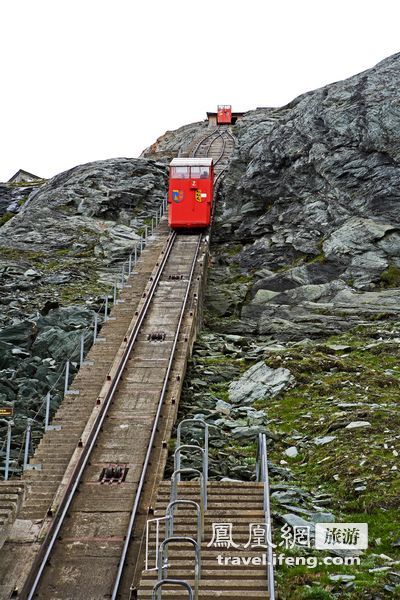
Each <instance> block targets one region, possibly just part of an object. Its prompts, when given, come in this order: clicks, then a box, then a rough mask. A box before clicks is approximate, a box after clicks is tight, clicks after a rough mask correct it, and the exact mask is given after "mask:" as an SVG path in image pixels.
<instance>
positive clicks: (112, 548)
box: [14, 128, 234, 600]
mask: <svg viewBox="0 0 400 600" xmlns="http://www.w3.org/2000/svg"><path fill="white" fill-rule="evenodd" d="M233 147H234V138H233V136H232V134H231V133H230V132H229V131H228V129H227V128H221V129H220V130H219V129H217V130H216V131H213V132H211V134H207V135H206V136H204V137H203V138H202V139H201V140H200V141H199V143H198V144H197V146H196V148H195V150H194V151H193V153H192V156H194V157H201V156H207V157H212V158H213V159H214V164H215V174H216V177H215V180H216V182H219V180H220V178H221V175H222V173H223V171H224V169H225V168H226V165H227V163H228V161H229V155H230V154H231V152H232V150H233ZM207 243H208V236H204V235H203V233H201V234H186V235H177V234H176V233H175V232H172V233H170V235H169V236H168V238H167V240H166V243H165V245H164V247H163V248H162V250H161V252H160V254H159V256H158V257H157V259H156V261H155V264H156V266H155V268H154V270H153V272H152V274H151V277H150V281H149V284H148V286H147V287H146V290H145V292H144V294H143V298H142V300H141V302H140V303H139V306H138V307H137V309H136V313H135V315H134V318H133V319H132V322H131V324H130V326H129V328H128V331H127V332H126V334H125V336H124V337H123V341H122V344H121V346H120V348H119V350H118V352H117V354H116V355H115V359H114V362H113V364H112V367H111V369H110V370H109V373H108V374H107V378H106V380H105V381H104V384H103V386H102V389H101V392H100V394H99V396H98V399H97V402H96V406H95V407H94V408H93V411H92V412H91V413H90V416H89V418H88V421H87V424H86V427H85V429H84V431H83V432H82V434H81V436H80V440H81V441H80V443H79V449H77V450H76V451H75V452H74V454H73V456H72V458H71V461H70V463H69V465H68V468H67V470H66V472H65V474H64V476H63V478H62V485H61V486H60V488H59V489H58V491H57V495H56V496H55V497H56V499H57V502H54V501H53V503H52V504H51V507H52V510H53V508H54V507H55V511H54V513H53V512H52V510H48V512H47V515H48V517H49V518H50V521H49V520H47V523H46V529H45V530H44V531H45V536H44V539H42V541H41V544H40V547H39V550H38V552H37V553H36V557H35V560H34V562H33V565H32V567H31V569H30V571H29V575H28V577H27V578H26V580H25V583H24V585H23V588H22V589H21V590H20V591H19V592H18V593H17V594H14V597H18V598H22V599H31V598H35V597H38V598H44V599H53V598H63V599H66V598H71V599H74V600H78V599H82V600H83V599H85V600H90V599H93V600H94V599H98V598H117V597H121V596H120V591H121V582H122V579H123V577H126V574H125V575H124V567H125V565H126V561H127V557H128V555H129V551H130V548H129V547H130V545H131V540H132V537H133V536H132V532H133V530H134V528H135V526H136V520H137V519H138V513H139V507H140V499H141V494H142V493H143V488H144V487H145V485H146V484H148V479H151V477H152V473H151V460H152V452H153V450H154V445H155V444H154V442H155V438H156V437H157V432H158V431H159V426H160V418H161V417H162V408H163V404H165V398H166V395H167V393H168V387H169V385H170V382H171V376H172V375H171V374H172V373H173V372H174V357H175V354H176V350H177V346H179V344H180V343H182V342H181V341H180V335H182V323H183V321H184V318H185V314H186V313H187V312H188V311H189V310H190V314H191V315H192V313H193V301H194V303H195V304H196V301H197V299H196V294H194V299H193V289H194V280H195V276H196V275H197V280H199V279H200V278H201V277H200V276H201V273H202V269H203V267H202V266H201V265H202V263H201V257H202V256H204V254H205V252H206V250H205V248H204V244H207ZM199 263H200V268H199ZM199 273H200V275H199ZM185 342H186V343H187V342H188V340H187V338H185ZM184 363H185V361H183V364H184ZM179 379H180V375H178V376H177V380H178V381H179ZM175 410H176V409H175ZM171 426H172V425H171ZM107 463H108V464H109V465H110V467H109V469H108V470H107V469H104V465H105V464H107ZM110 478H111V480H112V481H113V482H114V483H111V484H110V482H109V479H110ZM102 480H103V481H104V483H101V481H102ZM117 482H118V483H117ZM116 483H117V485H115V484H116ZM150 487H151V485H150ZM153 487H154V486H153Z"/></svg>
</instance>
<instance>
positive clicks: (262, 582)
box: [137, 481, 269, 600]
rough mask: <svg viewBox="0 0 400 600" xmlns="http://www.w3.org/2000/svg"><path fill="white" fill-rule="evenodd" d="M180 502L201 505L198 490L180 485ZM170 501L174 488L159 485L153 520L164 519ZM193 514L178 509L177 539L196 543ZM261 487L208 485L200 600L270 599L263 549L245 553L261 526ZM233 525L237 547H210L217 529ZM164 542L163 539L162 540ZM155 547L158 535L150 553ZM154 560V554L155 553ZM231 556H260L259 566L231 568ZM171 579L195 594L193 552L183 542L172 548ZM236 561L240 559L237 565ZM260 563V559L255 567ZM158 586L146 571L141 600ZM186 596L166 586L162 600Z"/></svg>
mask: <svg viewBox="0 0 400 600" xmlns="http://www.w3.org/2000/svg"><path fill="white" fill-rule="evenodd" d="M178 498H179V499H185V500H189V499H190V500H195V501H196V502H199V499H200V495H199V485H198V483H195V482H184V483H181V484H180V485H179V492H178ZM169 500H170V483H169V482H163V483H162V484H161V486H160V489H159V493H158V499H157V505H156V509H155V512H154V517H161V516H163V515H164V514H165V509H166V507H167V505H168V503H169ZM195 520H196V517H195V511H194V510H191V509H188V508H186V507H179V506H178V507H177V508H176V512H175V520H174V535H183V536H189V537H192V538H193V539H196V527H195ZM263 522H264V512H263V486H262V484H258V483H244V482H236V481H235V482H233V481H232V482H210V483H209V486H208V510H207V512H206V513H205V527H204V529H205V531H204V541H203V543H202V545H201V579H200V585H199V599H201V600H211V599H214V598H227V599H228V598H231V599H232V600H234V599H235V598H257V599H259V600H262V599H264V600H265V599H266V598H268V597H269V595H268V592H267V569H266V565H263V564H262V556H263V554H265V552H266V550H265V549H263V548H247V549H244V548H243V546H244V545H245V544H247V543H248V541H249V537H250V530H249V524H250V523H263ZM220 523H225V524H226V523H231V524H232V540H233V542H234V543H235V544H237V545H239V547H238V548H235V547H230V548H226V547H225V548H224V547H216V546H215V545H214V544H213V545H212V546H208V544H210V542H211V541H212V539H213V524H220ZM162 539H163V537H162V536H161V541H162ZM154 548H155V533H153V534H152V535H150V549H152V550H154ZM152 556H153V559H154V553H153V555H152ZM218 557H219V558H218ZM227 557H232V558H233V557H240V559H242V558H245V559H247V560H249V559H254V558H256V557H260V559H259V562H260V563H261V564H259V565H257V564H251V563H250V562H248V563H247V566H244V565H243V564H241V565H235V564H232V560H228V561H226V560H225V559H226V558H227ZM168 562H169V565H170V566H169V568H168V578H172V579H183V580H185V581H187V582H188V583H189V584H190V585H192V589H193V590H194V550H193V549H192V546H190V545H189V544H184V543H175V544H171V545H170V546H169V551H168ZM236 562H237V560H236ZM257 562H258V560H257V558H256V560H255V563H257ZM156 581H157V574H156V572H155V571H143V573H142V579H141V582H140V586H139V590H138V592H137V598H139V599H140V600H145V599H146V600H150V599H151V592H152V588H153V586H154V584H155V583H156ZM186 597H187V592H186V591H185V590H184V589H183V588H178V587H173V586H165V587H164V588H163V591H162V598H171V599H173V600H178V599H179V600H184V599H185V598H186Z"/></svg>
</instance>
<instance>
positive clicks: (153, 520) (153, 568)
mask: <svg viewBox="0 0 400 600" xmlns="http://www.w3.org/2000/svg"><path fill="white" fill-rule="evenodd" d="M168 519H169V517H168V516H166V515H165V516H164V517H157V518H155V519H147V521H146V551H145V565H144V570H145V571H158V548H159V543H160V521H166V522H167V523H168ZM150 523H156V566H155V567H151V568H150V567H149V533H150Z"/></svg>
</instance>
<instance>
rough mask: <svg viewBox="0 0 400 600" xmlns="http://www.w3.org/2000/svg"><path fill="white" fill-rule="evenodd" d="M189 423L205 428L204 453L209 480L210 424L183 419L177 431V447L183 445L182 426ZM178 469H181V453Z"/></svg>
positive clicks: (206, 473) (200, 420) (198, 420)
mask: <svg viewBox="0 0 400 600" xmlns="http://www.w3.org/2000/svg"><path fill="white" fill-rule="evenodd" d="M188 423H192V424H195V425H200V426H201V427H203V429H204V451H205V476H206V478H207V480H208V435H209V434H208V429H209V428H208V423H206V422H205V421H204V419H183V420H182V421H181V422H180V423H179V425H178V428H177V431H176V446H177V447H178V446H180V445H181V434H182V425H183V424H186V425H187V424H188ZM176 468H177V469H180V468H181V456H180V453H179V454H178V456H177V463H176Z"/></svg>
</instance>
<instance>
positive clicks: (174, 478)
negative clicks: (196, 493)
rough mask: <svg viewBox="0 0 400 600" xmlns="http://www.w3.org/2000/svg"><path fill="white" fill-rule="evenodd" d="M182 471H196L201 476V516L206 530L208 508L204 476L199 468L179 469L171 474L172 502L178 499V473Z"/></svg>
mask: <svg viewBox="0 0 400 600" xmlns="http://www.w3.org/2000/svg"><path fill="white" fill-rule="evenodd" d="M181 473H196V474H197V475H198V476H199V478H200V518H201V530H202V531H204V511H205V510H206V508H207V505H206V501H205V500H206V499H205V496H204V477H203V475H202V473H201V471H199V469H193V468H188V469H179V470H176V471H174V472H173V473H172V475H171V495H170V504H173V503H174V502H176V501H177V499H178V475H180V474H181Z"/></svg>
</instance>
